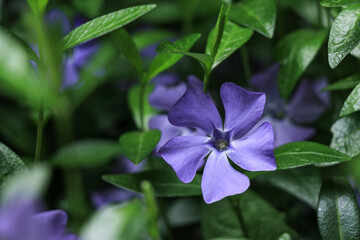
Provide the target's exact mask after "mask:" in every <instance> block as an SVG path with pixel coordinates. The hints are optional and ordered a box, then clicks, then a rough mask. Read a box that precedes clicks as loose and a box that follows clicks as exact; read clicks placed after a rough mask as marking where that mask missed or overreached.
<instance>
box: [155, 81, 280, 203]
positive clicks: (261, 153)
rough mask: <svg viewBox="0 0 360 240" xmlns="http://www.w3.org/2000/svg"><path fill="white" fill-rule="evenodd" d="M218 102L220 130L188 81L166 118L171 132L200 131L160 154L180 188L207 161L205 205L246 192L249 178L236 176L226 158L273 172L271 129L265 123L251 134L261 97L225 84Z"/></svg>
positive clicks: (212, 110) (205, 98)
mask: <svg viewBox="0 0 360 240" xmlns="http://www.w3.org/2000/svg"><path fill="white" fill-rule="evenodd" d="M195 85H196V84H195ZM220 96H221V99H222V102H223V104H224V108H225V122H224V125H223V122H222V119H221V117H220V114H219V112H218V110H217V109H216V107H215V104H214V102H213V101H212V100H211V98H210V96H209V95H207V94H205V93H204V92H203V91H202V90H201V89H199V88H197V87H196V86H194V84H193V82H192V81H191V79H190V81H189V85H188V88H187V90H186V93H185V94H184V96H183V97H182V98H181V99H180V100H179V101H178V102H177V103H176V104H175V105H174V106H173V108H172V109H171V110H170V112H169V116H168V118H169V121H170V123H171V124H173V125H175V126H180V127H189V128H196V129H199V130H200V131H199V132H198V133H197V134H196V135H191V136H178V137H175V138H173V139H171V140H170V141H168V142H167V143H166V144H165V145H164V146H163V147H162V148H161V149H160V150H159V153H160V155H161V157H162V158H163V159H164V160H165V161H166V162H167V163H168V164H170V165H171V167H172V168H173V169H174V171H175V172H176V174H177V176H178V177H179V179H180V180H181V181H182V182H184V183H189V182H191V181H192V180H193V178H194V177H195V174H196V171H197V170H198V168H199V166H200V165H201V162H202V161H203V160H204V158H205V157H206V156H208V158H207V161H206V163H205V168H204V171H203V177H202V182H201V189H202V193H203V197H204V200H205V202H206V203H208V204H209V203H213V202H216V201H219V200H221V199H222V198H224V197H227V196H230V195H235V194H240V193H243V192H244V191H246V190H247V189H248V188H249V186H250V181H249V178H248V177H247V176H246V175H244V174H243V173H240V172H239V171H237V170H235V169H234V168H233V167H232V166H231V164H230V162H229V159H228V158H230V159H231V160H232V162H233V163H234V164H236V165H238V166H239V167H241V168H242V169H245V170H248V171H272V170H275V169H276V163H275V158H274V153H273V141H274V135H273V130H272V127H271V124H270V123H263V124H261V125H260V126H259V127H258V128H257V129H255V130H253V131H251V129H252V128H253V127H254V126H255V124H256V123H257V122H258V121H259V119H260V117H261V115H262V112H263V108H264V105H265V94H263V93H256V92H249V91H246V90H244V89H242V88H241V87H239V86H237V85H235V84H233V83H224V84H223V85H222V87H221V90H220Z"/></svg>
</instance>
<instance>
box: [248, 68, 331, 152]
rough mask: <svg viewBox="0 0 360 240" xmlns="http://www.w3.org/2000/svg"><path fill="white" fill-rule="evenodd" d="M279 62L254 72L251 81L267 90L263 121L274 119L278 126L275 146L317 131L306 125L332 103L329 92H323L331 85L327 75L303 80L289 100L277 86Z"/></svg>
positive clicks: (257, 87) (258, 88) (276, 127)
mask: <svg viewBox="0 0 360 240" xmlns="http://www.w3.org/2000/svg"><path fill="white" fill-rule="evenodd" d="M279 67H280V66H279V65H278V64H274V65H272V66H271V67H270V68H268V69H267V70H265V71H264V72H261V73H258V74H256V75H254V76H253V77H252V79H251V84H252V86H253V87H255V88H256V90H259V91H262V92H265V93H266V96H267V103H266V105H265V109H264V117H263V119H262V120H261V121H260V122H263V121H267V122H270V123H271V124H272V126H273V128H274V133H275V140H274V146H275V147H277V146H279V145H282V144H285V143H289V142H294V141H302V140H306V139H308V138H310V137H311V136H312V135H313V134H314V133H315V129H314V128H313V127H308V126H302V125H301V124H308V123H312V122H314V121H316V120H317V119H318V117H319V116H320V115H321V114H322V113H323V112H324V111H325V109H326V107H327V106H328V104H329V95H328V94H327V93H321V94H320V93H319V91H320V90H321V89H322V88H323V87H325V86H326V85H327V81H326V79H325V78H321V79H318V80H316V81H314V82H309V81H308V80H302V81H301V82H300V83H299V86H298V87H297V89H296V90H295V92H294V94H293V96H292V98H291V99H290V101H289V102H285V101H284V100H283V99H282V98H281V96H280V93H279V91H278V88H277V83H276V80H277V75H278V71H279Z"/></svg>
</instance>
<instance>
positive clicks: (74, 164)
mask: <svg viewBox="0 0 360 240" xmlns="http://www.w3.org/2000/svg"><path fill="white" fill-rule="evenodd" d="M119 153H120V147H119V144H118V143H117V142H115V141H110V140H100V139H86V140H79V141H76V142H72V143H70V144H68V145H66V146H64V147H62V148H61V149H60V150H59V151H58V152H57V153H56V154H55V155H54V156H53V157H52V158H51V162H52V164H53V165H55V166H59V167H63V168H79V167H82V168H92V167H97V166H100V165H103V164H105V163H107V162H109V161H110V160H112V159H113V158H114V157H115V156H117V155H118V154H119Z"/></svg>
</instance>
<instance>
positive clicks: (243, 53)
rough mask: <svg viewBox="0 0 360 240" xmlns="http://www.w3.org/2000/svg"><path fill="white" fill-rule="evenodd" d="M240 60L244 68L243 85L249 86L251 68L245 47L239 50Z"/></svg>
mask: <svg viewBox="0 0 360 240" xmlns="http://www.w3.org/2000/svg"><path fill="white" fill-rule="evenodd" d="M240 54H241V60H242V63H243V68H244V77H245V85H249V83H250V78H251V67H250V61H249V55H248V52H247V49H246V47H245V46H242V47H241V48H240Z"/></svg>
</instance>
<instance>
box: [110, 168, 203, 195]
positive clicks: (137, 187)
mask: <svg viewBox="0 0 360 240" xmlns="http://www.w3.org/2000/svg"><path fill="white" fill-rule="evenodd" d="M103 179H104V180H105V181H107V182H109V183H111V184H113V185H115V186H117V187H121V188H125V189H128V190H132V191H135V192H141V182H142V181H144V180H147V181H149V182H150V183H151V184H152V186H153V187H154V189H155V194H156V195H157V196H160V197H185V196H200V195H201V176H200V175H196V176H195V178H194V180H193V181H192V182H191V183H187V184H185V183H183V182H181V181H180V180H179V179H178V177H177V176H176V174H175V173H174V172H173V171H165V170H151V171H144V172H139V173H131V174H119V175H104V176H103Z"/></svg>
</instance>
